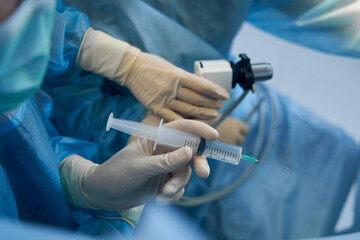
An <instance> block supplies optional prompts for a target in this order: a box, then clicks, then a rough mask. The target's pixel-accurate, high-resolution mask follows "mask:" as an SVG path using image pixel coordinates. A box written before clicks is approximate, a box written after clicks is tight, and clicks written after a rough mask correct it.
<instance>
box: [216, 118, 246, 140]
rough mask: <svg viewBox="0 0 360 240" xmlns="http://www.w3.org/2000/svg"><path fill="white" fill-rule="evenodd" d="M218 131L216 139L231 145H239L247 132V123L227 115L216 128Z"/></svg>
mask: <svg viewBox="0 0 360 240" xmlns="http://www.w3.org/2000/svg"><path fill="white" fill-rule="evenodd" d="M216 130H217V131H218V132H219V138H218V139H217V141H220V142H225V143H229V144H233V145H240V144H241V143H243V142H244V140H245V136H246V134H247V133H248V132H249V127H248V125H247V124H246V123H245V122H243V121H239V120H237V119H235V118H232V117H227V118H225V119H224V121H222V122H221V123H220V125H219V126H218V127H217V128H216Z"/></svg>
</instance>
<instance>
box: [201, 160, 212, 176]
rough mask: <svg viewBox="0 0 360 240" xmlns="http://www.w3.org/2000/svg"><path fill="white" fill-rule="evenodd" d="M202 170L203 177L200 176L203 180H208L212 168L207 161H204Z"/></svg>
mask: <svg viewBox="0 0 360 240" xmlns="http://www.w3.org/2000/svg"><path fill="white" fill-rule="evenodd" d="M202 168H203V171H202V173H201V176H199V177H200V178H202V179H206V178H208V177H209V175H210V167H209V164H208V162H207V161H204V162H203V163H202Z"/></svg>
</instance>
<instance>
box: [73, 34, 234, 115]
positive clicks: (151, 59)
mask: <svg viewBox="0 0 360 240" xmlns="http://www.w3.org/2000/svg"><path fill="white" fill-rule="evenodd" d="M77 64H78V66H80V67H81V68H82V69H84V70H86V71H91V72H94V73H97V74H100V75H102V76H105V77H107V78H109V79H112V80H114V81H116V82H117V83H119V84H120V85H124V86H126V87H128V88H129V89H130V90H131V92H132V93H133V95H134V96H135V97H136V98H137V99H138V100H139V101H140V102H141V103H142V104H143V105H144V106H145V107H146V108H148V109H149V110H151V111H152V112H154V113H155V114H157V115H159V116H160V117H162V118H164V119H165V120H167V121H173V120H176V119H181V118H182V117H181V116H180V114H181V115H185V116H189V117H195V118H200V119H213V118H215V117H217V116H218V113H217V112H216V111H215V110H214V109H217V108H220V107H221V101H220V100H224V99H227V98H228V97H229V94H228V93H227V91H226V90H225V89H223V88H221V87H220V86H218V85H216V84H214V83H212V82H211V81H209V80H206V79H204V78H201V77H199V76H196V75H194V74H191V73H189V72H186V71H184V70H182V69H180V68H178V67H176V66H174V65H173V64H171V63H169V62H167V61H166V60H164V59H163V58H160V57H158V56H155V55H152V54H147V53H144V52H141V51H140V50H139V49H138V48H135V47H133V46H131V45H129V44H128V43H126V42H123V41H121V40H118V39H115V38H113V37H111V36H109V35H107V34H105V33H103V32H101V31H97V30H93V29H89V30H88V31H87V33H86V34H85V36H84V38H83V41H82V44H81V47H80V50H79V53H78V57H77ZM176 112H177V113H176Z"/></svg>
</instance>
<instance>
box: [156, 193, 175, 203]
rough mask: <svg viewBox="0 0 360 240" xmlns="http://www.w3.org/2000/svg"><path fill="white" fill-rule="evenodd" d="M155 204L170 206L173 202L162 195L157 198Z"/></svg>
mask: <svg viewBox="0 0 360 240" xmlns="http://www.w3.org/2000/svg"><path fill="white" fill-rule="evenodd" d="M155 202H156V203H157V204H159V205H170V204H171V203H172V202H171V201H169V199H168V198H166V197H165V196H163V195H161V194H159V195H157V197H156V198H155Z"/></svg>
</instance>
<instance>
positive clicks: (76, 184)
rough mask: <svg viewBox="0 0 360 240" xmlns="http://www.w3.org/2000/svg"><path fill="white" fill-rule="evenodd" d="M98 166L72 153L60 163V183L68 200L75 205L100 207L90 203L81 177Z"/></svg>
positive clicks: (92, 207)
mask: <svg viewBox="0 0 360 240" xmlns="http://www.w3.org/2000/svg"><path fill="white" fill-rule="evenodd" d="M96 166H98V164H95V163H93V162H91V161H89V160H86V159H85V158H83V157H81V156H79V155H75V154H74V155H70V156H68V157H67V158H65V159H64V160H63V161H62V162H61V163H60V165H59V172H60V183H61V188H62V191H63V193H64V196H65V199H66V202H67V203H68V204H69V205H70V206H73V207H79V208H91V209H99V208H96V207H94V206H92V205H91V204H89V203H88V202H87V201H86V199H85V197H84V194H83V189H82V186H81V179H82V176H83V174H84V173H85V172H86V171H88V170H89V169H91V168H94V167H96Z"/></svg>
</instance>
